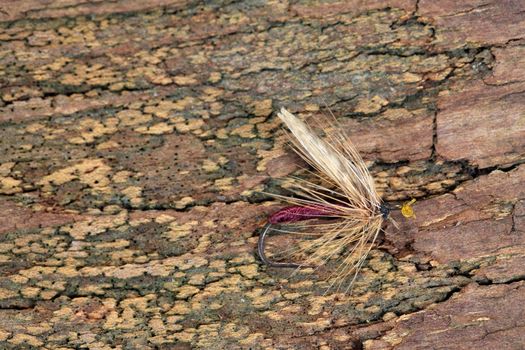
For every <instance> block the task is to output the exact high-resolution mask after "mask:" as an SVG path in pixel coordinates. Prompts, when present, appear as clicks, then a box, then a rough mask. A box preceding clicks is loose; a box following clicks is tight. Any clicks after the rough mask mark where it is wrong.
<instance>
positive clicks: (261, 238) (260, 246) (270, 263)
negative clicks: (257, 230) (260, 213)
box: [257, 223, 305, 268]
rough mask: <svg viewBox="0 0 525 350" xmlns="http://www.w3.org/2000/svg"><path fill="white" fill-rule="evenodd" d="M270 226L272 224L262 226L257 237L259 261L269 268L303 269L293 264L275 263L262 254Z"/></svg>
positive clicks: (299, 265)
mask: <svg viewBox="0 0 525 350" xmlns="http://www.w3.org/2000/svg"><path fill="white" fill-rule="evenodd" d="M270 226H272V224H270V223H267V224H266V225H265V226H264V231H263V232H262V233H261V234H260V235H259V242H257V253H258V254H259V258H261V261H262V262H263V263H264V264H266V265H268V266H271V267H289V268H299V267H305V266H303V265H301V264H295V263H281V262H275V261H271V260H269V259H268V258H267V257H266V255H265V254H264V246H265V244H264V243H265V239H266V236H267V235H268V231H270Z"/></svg>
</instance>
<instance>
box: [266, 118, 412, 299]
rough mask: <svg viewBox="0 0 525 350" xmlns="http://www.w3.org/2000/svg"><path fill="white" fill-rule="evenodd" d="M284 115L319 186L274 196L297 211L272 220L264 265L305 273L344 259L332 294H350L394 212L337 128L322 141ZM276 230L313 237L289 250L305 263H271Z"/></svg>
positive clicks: (301, 185)
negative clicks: (270, 242) (271, 240)
mask: <svg viewBox="0 0 525 350" xmlns="http://www.w3.org/2000/svg"><path fill="white" fill-rule="evenodd" d="M278 116H279V118H280V119H281V120H282V121H283V122H284V124H286V126H287V127H288V129H289V130H290V132H291V135H288V136H289V139H290V141H291V144H292V145H293V148H294V150H295V151H296V152H297V153H298V154H299V155H300V156H301V158H303V159H304V160H305V161H306V162H307V163H308V164H309V165H310V166H311V167H312V168H313V169H315V172H313V174H314V175H315V176H316V177H317V180H319V181H316V182H310V181H307V180H304V179H299V178H294V179H293V182H292V188H291V190H292V191H293V192H294V193H295V194H296V195H297V196H294V197H289V196H281V195H276V194H270V195H272V196H273V197H276V198H279V199H281V200H283V201H285V202H287V203H289V204H290V205H291V206H289V207H286V208H283V209H281V210H279V211H277V212H276V213H274V214H273V215H271V216H270V217H269V219H268V223H267V225H266V226H265V227H264V229H263V232H262V233H261V235H260V236H259V242H258V253H259V256H260V258H261V261H262V262H263V263H265V264H267V265H268V266H272V267H288V268H301V267H319V266H321V265H324V264H326V263H327V262H328V261H329V260H330V259H332V258H338V259H339V265H338V267H337V268H336V269H335V271H333V273H332V274H331V275H330V277H329V280H330V287H329V289H331V288H333V287H336V288H337V290H340V289H341V287H342V286H343V285H346V287H345V288H344V289H345V292H349V291H350V288H351V287H352V284H353V283H354V281H355V280H356V278H357V276H358V273H359V271H360V269H361V268H362V266H363V264H364V262H365V261H366V258H367V256H368V253H369V252H370V250H371V249H372V247H373V245H374V243H375V241H376V240H377V237H378V234H379V232H380V231H381V227H382V225H383V222H384V221H385V220H387V219H389V214H390V208H389V207H388V206H387V205H385V204H383V202H382V200H381V198H380V196H379V195H378V193H377V191H376V188H375V185H374V179H373V178H372V176H371V175H370V172H369V171H368V168H367V166H366V164H365V163H364V161H363V159H362V158H361V156H360V155H359V153H358V151H357V150H356V148H355V147H354V146H353V145H352V143H351V142H350V140H349V139H348V137H347V136H346V135H345V134H344V133H343V132H342V131H341V128H339V127H337V125H336V124H335V123H332V124H331V126H329V127H328V128H326V130H324V134H325V136H324V138H321V137H320V136H318V135H317V133H316V132H314V131H313V130H312V129H311V128H310V126H308V125H307V124H306V123H304V122H303V121H301V120H300V119H299V118H297V117H296V116H294V115H293V114H292V113H290V112H288V111H287V110H286V109H285V108H282V109H281V111H280V112H279V113H278ZM412 204H413V201H411V202H408V203H405V205H404V207H403V208H405V211H402V214H403V215H404V216H407V215H405V214H406V213H407V214H408V215H412V216H413V211H412V208H411V205H412ZM410 213H412V214H410ZM407 217H409V216H407ZM275 225H278V226H283V227H284V228H281V229H279V228H274V226H275ZM270 231H275V232H281V233H287V234H295V235H300V237H301V238H302V237H308V239H302V240H301V241H300V243H301V244H298V245H297V247H295V248H292V249H288V251H287V252H288V255H289V256H291V257H295V258H297V257H298V256H302V257H303V260H302V262H301V263H295V262H277V261H273V260H270V259H268V258H267V257H266V254H265V240H266V237H267V236H268V234H269V232H270Z"/></svg>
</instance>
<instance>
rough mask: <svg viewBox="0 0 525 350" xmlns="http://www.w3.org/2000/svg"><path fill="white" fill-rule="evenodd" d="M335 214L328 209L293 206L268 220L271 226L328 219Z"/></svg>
mask: <svg viewBox="0 0 525 350" xmlns="http://www.w3.org/2000/svg"><path fill="white" fill-rule="evenodd" d="M331 213H333V210H331V209H330V208H328V207H323V206H315V207H302V206H298V205H295V206H291V207H286V208H283V209H281V210H279V211H277V212H275V213H274V214H272V215H271V216H270V217H269V218H268V222H269V223H270V224H279V223H288V222H297V221H303V220H309V219H315V218H319V217H327V216H330V214H331Z"/></svg>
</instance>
